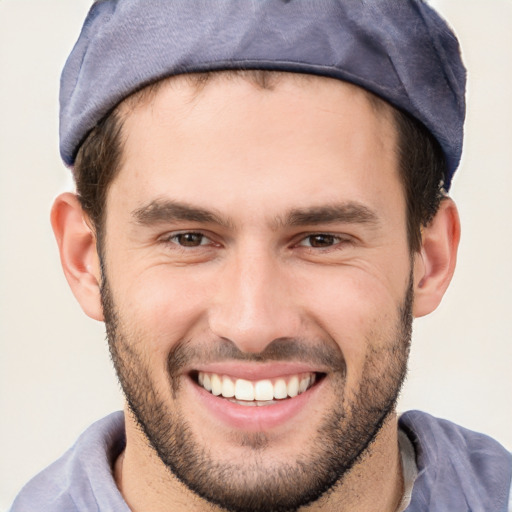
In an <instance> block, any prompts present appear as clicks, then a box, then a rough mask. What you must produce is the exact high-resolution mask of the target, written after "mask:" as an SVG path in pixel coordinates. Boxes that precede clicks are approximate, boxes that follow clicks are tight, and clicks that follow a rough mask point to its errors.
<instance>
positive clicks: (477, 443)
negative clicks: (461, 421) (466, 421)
mask: <svg viewBox="0 0 512 512" xmlns="http://www.w3.org/2000/svg"><path fill="white" fill-rule="evenodd" d="M400 428H401V429H402V430H403V431H404V432H405V433H406V434H407V436H408V437H409V439H410V440H411V441H412V443H413V445H414V448H415V452H416V462H417V465H418V477H417V479H416V482H415V485H414V488H413V492H412V500H411V504H410V506H409V508H407V512H416V511H423V510H428V511H429V512H437V511H439V512H441V511H446V510H471V511H472V512H477V511H481V512H507V511H508V503H509V496H510V488H511V479H512V455H511V454H510V453H509V452H508V451H507V450H506V449H505V448H504V447H503V446H501V444H499V443H498V442H497V441H496V440H494V439H492V438H490V437H489V436H486V435H484V434H480V433H478V432H473V431H471V430H468V429H465V428H463V427H461V426H459V425H456V424H454V423H452V422H450V421H447V420H443V419H438V418H434V417H433V416H430V415H429V414H426V413H423V412H420V411H411V412H407V413H405V414H403V415H402V416H401V418H400Z"/></svg>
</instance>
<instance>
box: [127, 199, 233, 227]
mask: <svg viewBox="0 0 512 512" xmlns="http://www.w3.org/2000/svg"><path fill="white" fill-rule="evenodd" d="M131 215H132V217H133V219H134V220H135V222H136V223H137V224H141V225H144V226H150V225H154V224H161V223H164V222H173V221H189V222H199V223H207V224H218V225H221V226H225V227H230V226H231V225H232V222H231V221H230V220H229V219H227V218H223V217H222V216H220V215H219V214H217V213H215V212H213V211H211V210H207V209H205V208H199V207H196V206H193V205H190V204H188V203H185V202H180V201H173V200H169V199H155V200H153V201H151V202H150V203H148V204H146V205H144V206H142V207H140V208H137V209H136V210H133V211H132V214H131Z"/></svg>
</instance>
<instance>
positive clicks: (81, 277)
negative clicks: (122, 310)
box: [51, 192, 103, 321]
mask: <svg viewBox="0 0 512 512" xmlns="http://www.w3.org/2000/svg"><path fill="white" fill-rule="evenodd" d="M87 221H88V219H87V216H86V215H85V213H84V211H83V210H82V207H81V205H80V202H79V201H78V199H77V197H76V195H75V194H71V193H69V192H67V193H64V194H61V195H60V196H58V197H57V199H55V202H54V203H53V207H52V212H51V222H52V227H53V232H54V234H55V238H56V239H57V245H58V246H59V253H60V261H61V264H62V268H63V270H64V274H65V276H66V279H67V280H68V283H69V286H70V287H71V291H72V292H73V294H74V296H75V297H76V299H77V300H78V302H79V303H80V305H81V306H82V309H83V310H84V312H85V313H86V314H87V315H88V316H90V317H91V318H93V319H95V320H100V321H102V320H103V310H102V307H101V297H100V283H101V272H100V263H99V258H98V253H97V251H96V235H95V233H94V231H93V229H92V227H91V226H90V225H89V224H88V222H87Z"/></svg>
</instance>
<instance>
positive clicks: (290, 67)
mask: <svg viewBox="0 0 512 512" xmlns="http://www.w3.org/2000/svg"><path fill="white" fill-rule="evenodd" d="M226 69H268V70H281V71H289V72H297V73H307V74H315V75H323V76H328V77H332V78H336V79H340V80H345V81H347V82H351V83H353V84H356V85H359V86H361V87H363V88H365V89H367V90H369V91H371V92H373V93H375V94H376V95H378V96H380V97H381V98H383V99H384V100H386V101H387V102H389V103H391V104H392V105H394V106H396V107H398V108H400V109H402V110H405V111H406V112H408V113H409V114H411V115H412V116H413V117H415V118H416V119H418V120H419V121H421V122H422V123H423V124H424V125H425V126H426V127H427V129H428V130H429V131H430V132H431V133H432V134H433V135H434V137H435V138H436V139H437V140H438V141H439V144H440V145H441V148H442V149H443V151H444V154H445V157H446V162H447V166H448V170H447V175H446V176H445V188H446V189H447V190H448V188H449V186H450V182H451V179H452V176H453V173H454V172H455V170H456V168H457V166H458V164H459V161H460V157H461V152H462V139H463V124H464V117H465V99H464V96H465V84H466V71H465V68H464V66H463V64H462V61H461V57H460V48H459V45H458V42H457V38H456V37H455V35H454V34H453V32H452V31H451V29H450V28H449V27H448V25H447V24H446V23H445V21H444V20H443V19H442V18H441V17H440V16H439V15H438V14H437V13H436V12H435V11H434V10H433V9H432V8H430V7H429V6H428V5H427V4H426V3H424V2H423V1H421V0H100V1H98V2H96V3H95V4H94V5H93V7H92V8H91V10H90V12H89V15H88V16H87V19H86V21H85V24H84V27H83V29H82V32H81V34H80V37H79V39H78V41H77V43H76V45H75V47H74V49H73V51H72V53H71V55H70V56H69V58H68V61H67V63H66V65H65V67H64V70H63V73H62V78H61V93H60V107H61V113H60V137H61V142H60V144H61V145H60V150H61V155H62V158H63V160H64V162H65V163H66V164H67V165H69V166H72V165H73V163H74V160H75V157H76V153H77V151H78V149H79V147H80V145H81V143H82V142H83V141H84V139H85V138H86V136H87V134H88V133H89V132H90V130H91V129H93V128H94V126H95V125H96V124H97V123H98V122H99V121H100V120H101V119H102V118H103V117H104V116H105V115H106V114H108V113H109V112H110V111H111V110H112V109H113V108H114V107H115V106H116V105H117V104H118V103H120V102H121V101H122V100H123V99H124V98H126V97H127V96H129V95H130V94H131V93H133V92H135V91H137V90H139V89H141V88H142V87H144V86H145V85H147V84H150V83H152V82H155V81H157V80H159V79H162V78H165V77H168V76H171V75H178V74H183V73H191V72H199V71H215V70H226Z"/></svg>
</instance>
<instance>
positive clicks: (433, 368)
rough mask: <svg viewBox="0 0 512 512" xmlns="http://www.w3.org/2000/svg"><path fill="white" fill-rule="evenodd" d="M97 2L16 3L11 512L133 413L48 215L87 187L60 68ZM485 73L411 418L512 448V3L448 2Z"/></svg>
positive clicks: (8, 109)
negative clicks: (56, 200) (70, 162)
mask: <svg viewBox="0 0 512 512" xmlns="http://www.w3.org/2000/svg"><path fill="white" fill-rule="evenodd" d="M90 3H91V2H90V1H89V0H0V116H1V117H0V244H1V251H0V350H1V358H0V415H1V421H0V510H4V509H6V508H7V506H8V505H9V503H10V502H11V500H12V499H13V497H14V495H15V493H16V492H17V490H18V489H19V488H20V487H21V485H22V484H23V483H25V482H26V481H27V479H28V478H29V477H31V476H32V475H33V474H34V473H36V472H37V471H39V470H40V469H41V468H43V467H44V466H46V465H47V464H49V463H50V462H51V461H53V460H54V459H55V458H57V457H58V456H59V455H60V454H61V453H62V452H63V451H64V450H65V449H66V448H67V447H68V446H69V445H71V444H72V443H73V441H74V440H75V439H76V437H77V436H78V434H79V433H80V432H81V431H82V430H83V429H85V428H86V427H87V426H88V425H89V424H90V423H91V422H92V421H94V420H95V419H97V418H100V417H102V416H104V415H105V414H107V413H109V412H111V411H113V410H115V409H119V408H120V407H121V406H122V398H121V394H120V392H119V389H118V385H117V383H116V379H115V376H114V374H113V371H112V370H111V367H110V362H109V358H108V352H107V348H106V342H105V336H104V331H103V326H102V325H101V324H98V323H95V322H94V321H92V320H90V319H88V318H87V317H85V315H84V314H83V313H82V311H81V310H80V308H79V306H78V305H77V303H76V302H75V300H74V298H73V296H72V295H71V292H70V291H69V290H68V286H67V283H66V282H65V279H64V277H63V276H62V272H61V269H60V265H59V261H58V254H57V250H56V247H55V244H54V241H53V236H52V233H51V229H50V225H49V221H48V216H49V210H50V206H51V203H52V199H53V197H54V196H55V195H56V194H57V193H59V192H60V191H63V190H65V189H69V188H71V186H72V185H71V182H70V179H69V172H68V171H67V170H66V169H65V168H64V166H63V165H62V163H61V162H60V160H59V156H58V141H57V116H58V107H57V94H58V81H59V74H60V70H61V68H62V65H63V63H64V60H65V58H66V56H67V54H68V53H69V51H70V49H71V47H72V45H73V43H74V41H75V39H76V37H77V36H78V32H79V29H80V27H81V23H82V21H83V18H84V16H85V14H86V11H87V9H88V7H89V5H90ZM432 3H433V4H434V5H435V6H437V7H439V9H440V10H441V12H442V13H443V14H444V16H445V17H446V18H447V19H448V20H449V21H450V23H451V25H452V26H453V27H454V28H455V30H456V32H457V33H458V35H459V38H460V40H461V43H462V47H463V53H464V58H465V61H466V65H467V67H468V70H469V95H468V102H469V109H468V120H467V137H466V145H465V150H464V156H463V161H462V165H461V168H460V170H459V174H458V176H457V177H456V178H455V181H454V186H453V190H452V196H453V197H454V199H455V200H456V201H457V203H458V205H459V209H460V214H461V218H462V224H463V237H462V243H461V248H460V253H459V265H458V269H457V272H456V275H455V278H454V281H453V284H452V286H451V288H450V290H449V292H448V294H447V296H446V297H445V299H444V301H443V303H442V305H441V306H440V308H439V309H438V311H437V312H435V313H434V314H433V315H431V316H430V317H429V318H425V319H420V320H418V321H417V322H416V323H415V333H414V343H413V352H412V359H411V364H410V373H409V377H408V381H407V384H406V387H405V390H404V392H403V396H402V399H401V402H400V410H406V409H411V408H418V409H423V410H426V411H429V412H431V413H433V414H435V415H438V416H441V417H446V418H449V419H452V420H454V421H456V422H458V423H461V424H463V425H465V426H467V427H469V428H472V429H474V430H478V431H484V432H487V433H489V434H490V435H492V436H494V437H496V438H498V439H499V440H501V441H502V442H503V443H504V444H505V445H506V446H507V447H508V448H512V428H511V427H512V407H511V405H512V403H511V402H512V400H511V397H512V377H511V374H512V372H511V367H512V339H511V338H512V337H511V334H512V329H511V316H512V313H511V311H510V310H511V309H512V298H511V286H512V271H511V263H510V261H511V256H512V231H511V227H510V223H511V219H512V204H511V201H510V198H511V191H512V177H511V175H512V172H511V171H512V121H511V119H512V94H511V89H510V83H511V82H512V30H511V26H512V0H437V1H435V2H434V1H433V2H432Z"/></svg>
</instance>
